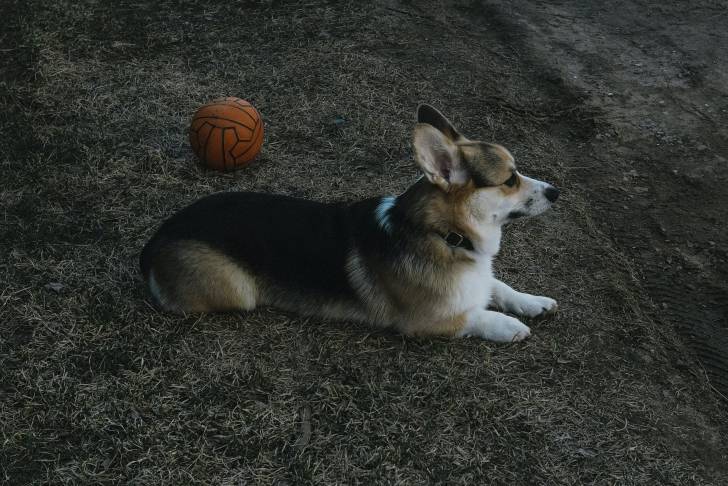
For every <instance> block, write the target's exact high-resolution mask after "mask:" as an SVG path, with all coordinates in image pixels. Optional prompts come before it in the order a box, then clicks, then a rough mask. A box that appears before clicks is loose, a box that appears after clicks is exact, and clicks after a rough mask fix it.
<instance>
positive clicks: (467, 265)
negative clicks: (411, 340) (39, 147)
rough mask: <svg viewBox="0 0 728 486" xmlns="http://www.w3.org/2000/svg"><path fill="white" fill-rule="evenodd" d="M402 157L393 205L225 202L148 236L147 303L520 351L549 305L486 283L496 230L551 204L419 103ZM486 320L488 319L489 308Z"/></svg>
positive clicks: (549, 195) (216, 200) (495, 155)
mask: <svg viewBox="0 0 728 486" xmlns="http://www.w3.org/2000/svg"><path fill="white" fill-rule="evenodd" d="M413 145H414V154H415V157H414V158H415V161H416V162H417V164H418V166H419V167H420V169H421V170H422V173H423V176H422V177H420V179H419V180H418V181H417V182H415V183H414V184H413V185H412V186H411V187H409V189H407V190H406V191H405V192H404V193H402V194H401V195H399V196H385V197H375V198H371V199H366V200H363V201H358V202H353V203H332V204H325V203H319V202H314V201H307V200H302V199H296V198H292V197H287V196H277V195H270V194H257V193H249V192H230V193H221V194H215V195H212V196H208V197H205V198H203V199H201V200H199V201H197V202H195V203H194V204H192V205H190V206H188V207H186V208H185V209H182V210H181V211H179V212H178V213H176V214H175V215H173V216H172V217H171V218H169V219H168V220H167V221H165V222H164V223H163V224H162V226H161V227H160V228H159V230H158V231H157V233H156V234H155V235H154V236H153V237H152V239H151V240H150V241H149V242H148V243H147V245H146V246H145V247H144V250H143V251H142V254H141V258H140V263H141V270H142V273H143V275H144V279H145V281H146V283H147V285H148V287H149V290H150V292H151V295H152V298H153V301H154V302H155V304H156V305H157V306H158V307H160V308H161V309H163V310H166V311H170V312H176V313H182V314H187V313H196V312H217V311H235V310H251V309H253V308H255V307H256V306H259V305H270V306H275V307H278V308H281V309H285V310H288V311H293V312H297V313H301V314H307V315H315V316H320V317H322V318H329V319H338V320H344V321H359V322H365V323H368V324H371V325H374V326H377V327H384V328H391V329H394V330H396V331H398V332H401V333H404V334H406V335H410V336H415V335H417V336H422V335H432V336H434V335H441V336H450V337H462V336H478V337H480V338H483V339H488V340H491V341H496V342H512V341H520V340H523V339H525V338H526V337H528V336H529V335H530V329H529V328H528V327H527V326H526V325H525V324H523V323H522V322H521V321H520V320H518V319H517V318H515V317H511V316H509V315H506V314H505V313H503V312H508V313H512V314H517V315H521V316H526V317H536V316H539V315H541V314H546V313H552V312H554V311H555V310H556V301H554V300H553V299H550V298H548V297H539V296H535V295H530V294H526V293H521V292H517V291H515V290H513V289H512V288H511V287H509V286H508V285H506V284H505V283H503V282H501V281H499V280H497V279H496V278H495V277H494V276H493V270H492V264H493V258H494V257H495V255H496V254H497V253H498V250H499V248H500V241H501V228H502V227H503V225H505V224H506V223H508V222H510V221H513V220H514V219H516V218H521V217H524V216H534V215H537V214H539V213H541V212H543V211H545V210H546V209H548V208H549V207H550V206H551V204H552V203H553V202H554V201H556V199H557V197H558V196H559V191H558V189H556V188H555V187H554V186H552V185H550V184H547V183H545V182H541V181H538V180H534V179H530V178H528V177H525V176H524V175H522V174H520V173H519V172H518V171H517V170H516V166H515V164H514V160H513V157H512V156H511V154H510V153H509V152H508V150H506V149H505V148H504V147H501V146H500V145H495V144H491V143H485V142H477V141H472V140H469V139H467V138H465V137H464V136H463V135H461V134H460V133H459V132H458V131H457V130H456V129H455V127H453V125H452V124H451V123H450V122H449V121H448V120H447V118H445V117H444V116H443V115H442V114H441V113H440V112H439V111H437V110H436V109H435V108H433V107H431V106H429V105H421V106H419V108H418V109H417V124H416V126H415V128H414V134H413ZM489 308H495V309H497V310H489Z"/></svg>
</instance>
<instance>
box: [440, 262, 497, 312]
mask: <svg viewBox="0 0 728 486" xmlns="http://www.w3.org/2000/svg"><path fill="white" fill-rule="evenodd" d="M491 263H492V259H491V257H489V256H481V257H479V259H478V260H477V262H476V264H475V265H474V266H472V267H471V268H469V269H468V270H466V271H465V272H463V273H462V274H461V275H460V278H459V279H458V280H457V282H456V284H455V286H454V288H453V292H452V295H451V296H450V307H451V310H452V311H454V312H455V313H460V312H465V311H468V310H470V309H474V308H485V307H487V305H488V303H489V302H490V298H491V292H492V287H493V269H492V265H491Z"/></svg>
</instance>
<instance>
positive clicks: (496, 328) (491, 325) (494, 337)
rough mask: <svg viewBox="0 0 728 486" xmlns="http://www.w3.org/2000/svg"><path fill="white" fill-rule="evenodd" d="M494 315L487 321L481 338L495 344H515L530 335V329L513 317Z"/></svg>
mask: <svg viewBox="0 0 728 486" xmlns="http://www.w3.org/2000/svg"><path fill="white" fill-rule="evenodd" d="M493 314H496V315H495V316H494V317H492V318H491V319H489V320H488V323H487V325H486V327H485V332H484V333H483V337H484V338H485V339H487V340H489V341H494V342H496V343H515V342H518V341H523V340H524V339H526V338H527V337H529V336H530V335H531V329H529V327H528V326H527V325H525V324H524V323H522V322H521V321H519V320H518V319H516V318H515V317H511V316H507V315H505V314H497V313H493Z"/></svg>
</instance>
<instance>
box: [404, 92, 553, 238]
mask: <svg viewBox="0 0 728 486" xmlns="http://www.w3.org/2000/svg"><path fill="white" fill-rule="evenodd" d="M414 148H415V160H416V161H417V163H418V165H419V166H420V168H421V169H422V171H423V172H424V174H425V177H426V178H427V180H428V181H429V182H430V183H431V184H432V185H434V186H436V187H437V188H438V189H439V190H440V191H441V192H442V193H444V194H445V195H453V200H457V201H458V202H459V204H460V205H462V207H463V208H464V209H465V211H466V212H467V213H468V216H469V217H468V219H470V220H471V221H472V222H474V223H475V224H477V225H478V226H484V225H497V226H500V225H503V224H505V223H508V222H510V221H512V220H514V219H516V218H520V217H524V216H535V215H537V214H540V213H542V212H544V211H545V210H547V209H548V208H549V207H551V204H552V203H553V202H554V201H556V199H557V198H558V196H559V190H558V189H556V188H555V187H554V186H552V185H550V184H548V183H546V182H542V181H538V180H535V179H531V178H529V177H526V176H524V175H522V174H520V173H519V172H518V171H517V170H516V166H515V163H514V159H513V156H512V155H511V154H510V152H508V150H506V149H505V148H504V147H501V146H500V145H495V144H491V143H485V142H477V141H471V140H468V139H467V138H465V137H464V136H462V135H461V134H460V133H459V132H458V131H457V130H456V129H455V127H453V125H452V124H451V123H450V122H449V121H448V119H447V118H445V117H444V116H443V115H442V113H440V112H439V111H437V110H436V109H435V108H433V107H431V106H429V105H420V106H419V108H418V109H417V125H416V127H415V130H414Z"/></svg>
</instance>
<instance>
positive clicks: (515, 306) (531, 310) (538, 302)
mask: <svg viewBox="0 0 728 486" xmlns="http://www.w3.org/2000/svg"><path fill="white" fill-rule="evenodd" d="M492 292H493V299H492V304H493V305H495V306H496V307H497V308H499V309H500V310H502V311H504V312H511V313H513V314H517V315H519V316H526V317H536V316H540V315H542V314H552V313H554V312H556V309H557V307H558V306H557V305H556V301H555V300H554V299H551V298H549V297H542V296H538V295H531V294H526V293H523V292H518V291H516V290H513V289H512V288H511V287H509V286H508V285H506V284H504V283H503V282H501V281H500V280H494V282H493V289H492Z"/></svg>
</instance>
